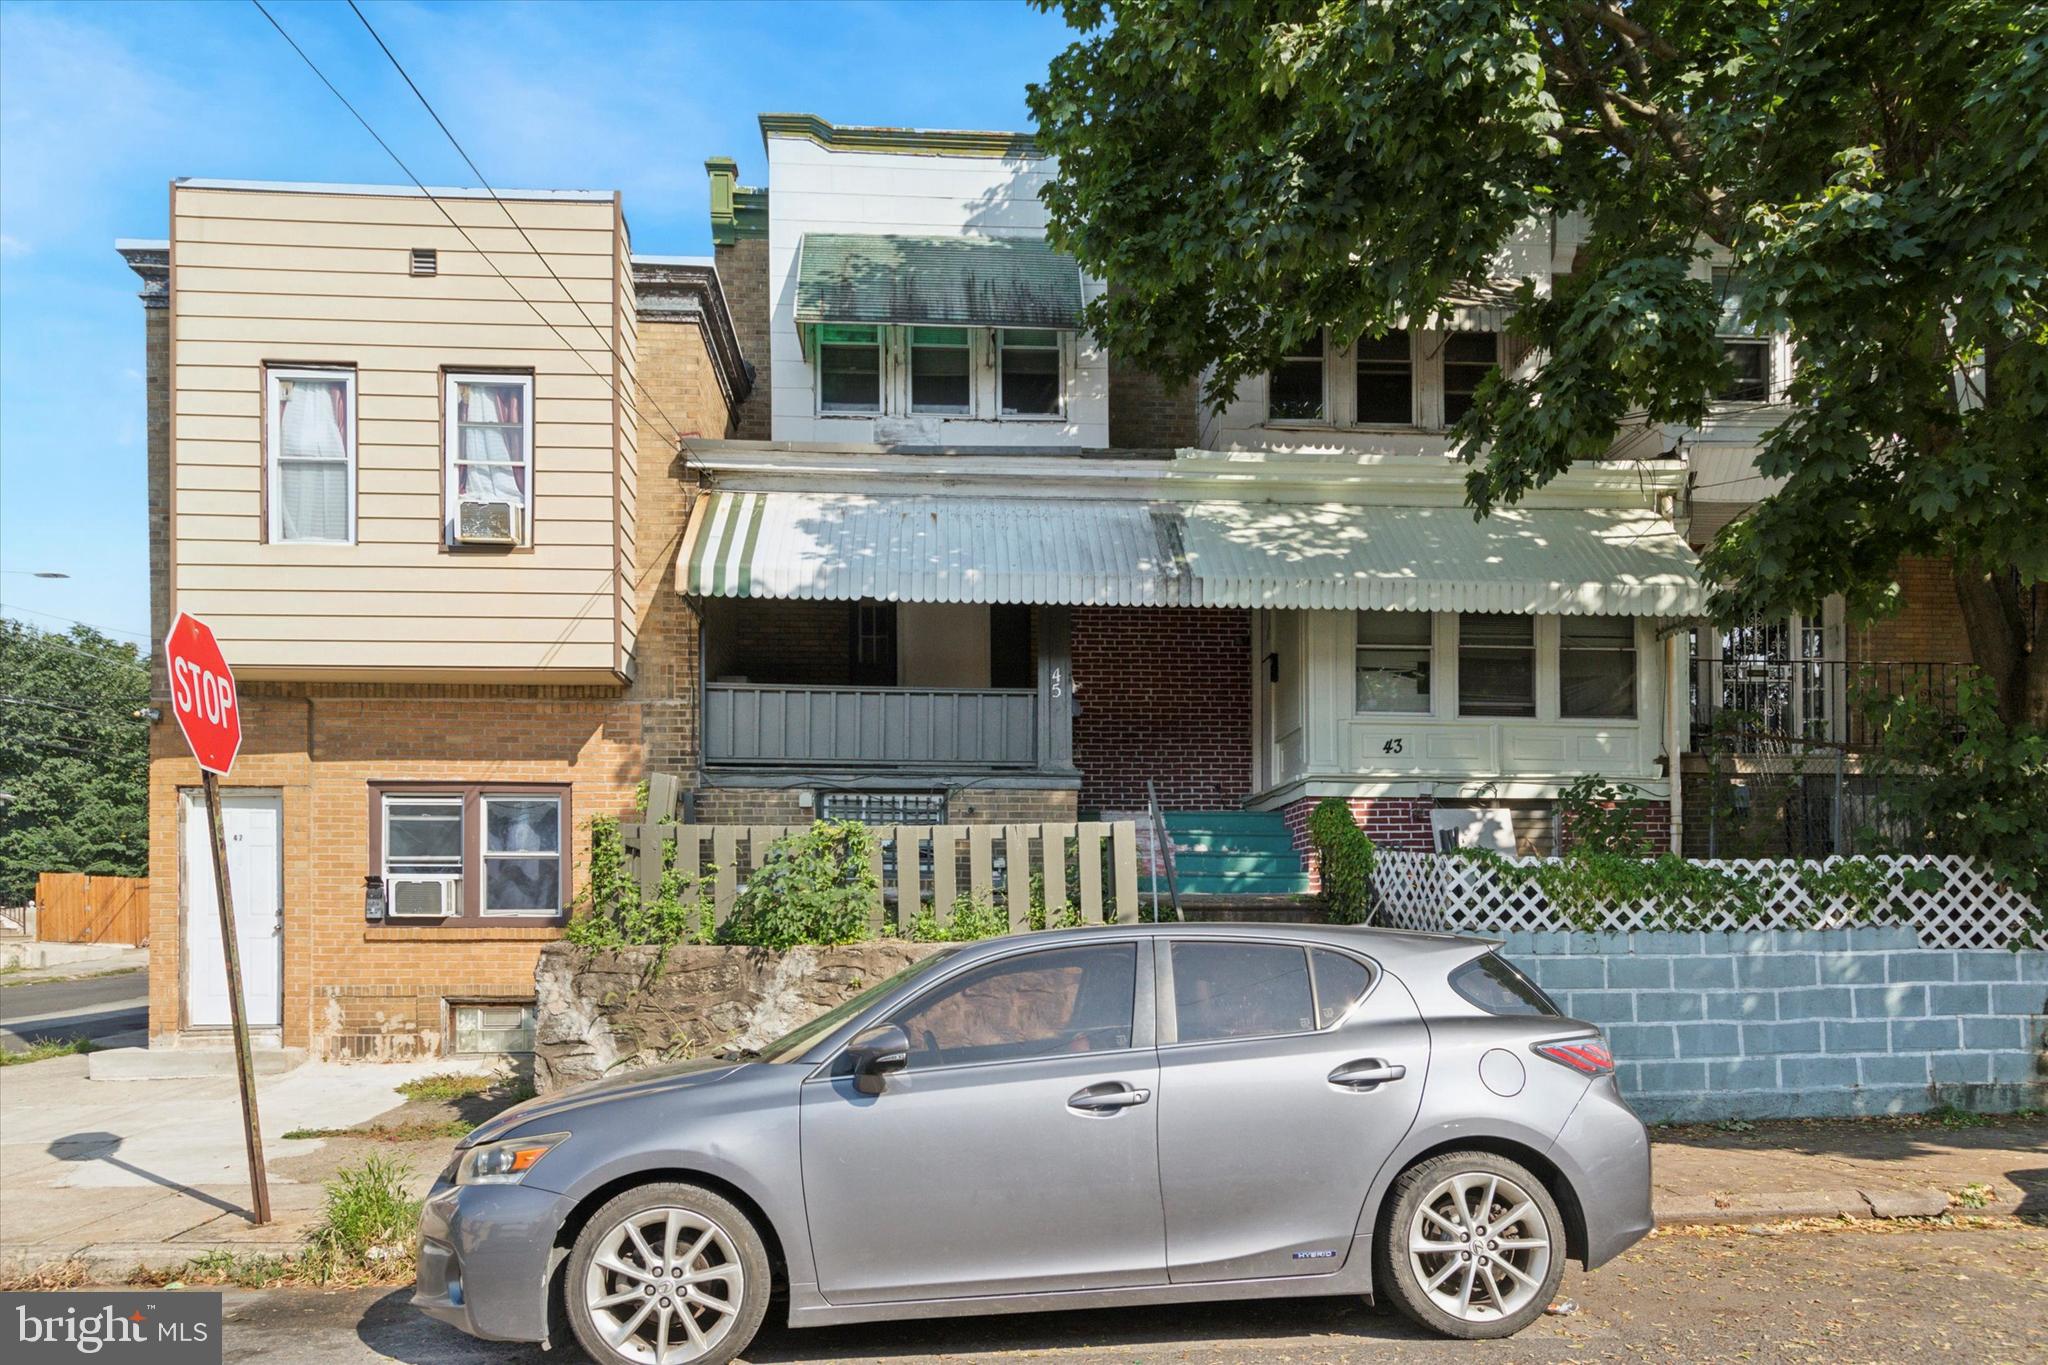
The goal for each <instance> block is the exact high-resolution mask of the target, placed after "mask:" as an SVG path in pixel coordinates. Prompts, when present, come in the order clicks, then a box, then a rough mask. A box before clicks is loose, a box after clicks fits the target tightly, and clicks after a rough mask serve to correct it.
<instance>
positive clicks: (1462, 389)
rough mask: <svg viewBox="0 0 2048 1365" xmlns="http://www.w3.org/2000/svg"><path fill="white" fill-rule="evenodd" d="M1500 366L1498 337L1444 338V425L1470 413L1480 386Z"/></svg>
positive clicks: (1479, 334) (1461, 334)
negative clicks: (1474, 396)
mask: <svg viewBox="0 0 2048 1365" xmlns="http://www.w3.org/2000/svg"><path fill="white" fill-rule="evenodd" d="M1499 364H1500V333H1498V332H1446V333H1445V334H1444V425H1445V426H1451V425H1452V424H1454V423H1455V422H1456V421H1457V420H1458V419H1459V418H1460V417H1463V416H1464V415H1465V414H1466V413H1468V412H1470V411H1472V401H1473V395H1475V394H1477V393H1478V392H1479V385H1480V383H1481V382H1482V381H1483V380H1484V379H1485V378H1486V376H1487V374H1488V373H1490V372H1491V371H1492V370H1493V369H1494V367H1495V366H1497V365H1499Z"/></svg>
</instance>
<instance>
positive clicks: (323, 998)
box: [149, 684, 642, 1055]
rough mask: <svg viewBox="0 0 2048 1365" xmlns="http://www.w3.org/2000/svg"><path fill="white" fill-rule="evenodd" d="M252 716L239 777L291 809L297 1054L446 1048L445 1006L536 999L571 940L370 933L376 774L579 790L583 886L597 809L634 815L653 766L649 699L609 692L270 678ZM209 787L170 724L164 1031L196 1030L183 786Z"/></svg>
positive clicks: (287, 927)
mask: <svg viewBox="0 0 2048 1365" xmlns="http://www.w3.org/2000/svg"><path fill="white" fill-rule="evenodd" d="M242 722H243V730H244V739H243V744H242V751H241V755H240V756H239V758H238V759H237V760H236V763H235V770H234V774H233V776H232V777H231V778H230V779H229V780H228V782H227V784H226V785H228V786H231V787H254V788H269V789H273V790H276V791H279V792H281V794H282V796H283V803H284V850H283V857H284V981H283V997H284V1007H283V1016H284V1020H283V1022H284V1027H283V1036H284V1042H285V1044H286V1045H287V1046H304V1045H315V1046H318V1047H320V1048H321V1049H322V1050H326V1051H336V1052H343V1053H361V1052H365V1051H366V1050H367V1052H368V1053H369V1054H370V1055H406V1054H408V1053H411V1052H415V1051H433V1050H435V1049H436V1048H438V1046H439V1030H440V1024H439V1015H440V1003H439V1002H440V1001H441V1000H442V999H443V998H446V997H469V998H478V997H490V996H496V997H499V998H510V999H523V998H528V997H530V996H531V995H532V993H533V965H534V961H535V958H536V956H537V954H538V952H539V949H540V944H541V943H542V942H545V941H547V940H549V939H552V938H554V937H557V936H558V934H557V931H556V930H553V929H547V928H538V929H536V928H529V927H516V928H515V927H509V926H508V927H498V928H490V927H484V928H454V927H442V926H411V925H407V926H393V927H376V926H368V925H365V923H364V921H363V879H364V877H366V876H368V875H371V873H372V871H373V869H372V868H371V866H370V829H369V819H370V799H369V786H368V784H369V783H371V782H373V781H393V780H396V781H405V780H415V781H418V780H429V781H436V782H442V781H445V782H548V783H556V782H560V783H567V784H569V785H570V787H571V798H570V799H571V803H572V807H573V814H574V819H575V826H576V827H575V828H574V829H573V830H572V831H569V832H568V835H567V838H568V842H569V848H570V851H571V853H572V855H573V860H574V862H575V864H576V871H575V873H574V878H573V883H572V884H573V885H574V886H576V887H578V888H580V887H581V885H582V875H583V863H584V861H585V859H586V858H587V856H588V844H589V840H588V833H587V830H588V822H589V819H590V817H591V816H593V815H601V814H624V813H627V812H629V811H631V810H632V809H633V805H634V799H635V794H636V788H637V785H638V783H639V781H640V778H641V776H642V759H641V738H640V725H639V716H638V708H636V707H633V706H631V705H630V704H622V703H621V702H620V701H619V700H618V699H617V695H616V692H614V693H613V694H612V695H611V696H609V697H607V696H605V695H604V693H603V690H602V689H596V688H566V687H554V688H490V687H435V686H429V685H423V684H422V685H395V684H394V685H381V686H380V685H372V684H359V685H333V686H329V685H320V684H311V685H306V686H303V687H296V688H295V687H291V686H288V685H284V684H272V685H269V686H267V687H264V688H262V689H245V690H244V694H243V698H242ZM198 781H199V772H198V769H197V768H196V766H195V765H194V764H193V763H192V761H191V759H190V758H189V757H188V755H187V753H186V750H185V746H184V741H183V740H182V739H180V738H179V737H178V734H177V731H176V729H175V727H174V726H172V725H170V724H169V723H168V722H164V723H160V724H159V725H158V726H157V727H156V730H155V734H154V736H153V757H152V759H151V763H150V868H149V875H150V917H151V922H150V947H151V969H150V1032H151V1033H152V1034H153V1035H161V1034H169V1033H174V1032H176V1031H177V1030H178V1029H179V1028H180V1027H181V1026H182V1014H183V992H182V985H181V983H182V979H183V973H182V971H181V964H180V961H179V958H180V955H181V953H182V951H183V935H182V932H181V928H182V925H181V910H180V905H179V900H180V897H179V876H178V863H179V850H178V792H179V790H180V788H184V787H192V786H196V785H197V784H198ZM423 1002H426V1003H423ZM429 1004H430V1005H431V1009H429V1008H428V1007H427V1006H428V1005H429ZM430 1025H431V1027H429V1026H430Z"/></svg>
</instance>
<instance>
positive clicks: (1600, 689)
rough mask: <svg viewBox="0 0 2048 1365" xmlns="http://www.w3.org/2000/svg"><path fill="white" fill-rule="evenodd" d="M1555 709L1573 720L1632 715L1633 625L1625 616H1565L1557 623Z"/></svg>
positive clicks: (1634, 698)
mask: <svg viewBox="0 0 2048 1365" xmlns="http://www.w3.org/2000/svg"><path fill="white" fill-rule="evenodd" d="M1558 632H1559V633H1558V650H1557V661H1558V689H1559V690H1558V705H1559V710H1560V713H1561V714H1563V715H1566V716H1570V717H1573V718H1586V719H1607V718H1610V717H1612V718H1627V717H1630V716H1633V715H1635V713H1636V623H1635V621H1634V620H1633V619H1632V618H1630V617H1627V616H1567V617H1565V618H1563V619H1562V620H1561V621H1560V622H1559V623H1558Z"/></svg>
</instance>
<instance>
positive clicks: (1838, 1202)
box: [0, 1058, 2048, 1280]
mask: <svg viewBox="0 0 2048 1365" xmlns="http://www.w3.org/2000/svg"><path fill="white" fill-rule="evenodd" d="M489 1069H490V1068H489V1067H488V1066H482V1065H465V1064H463V1063H458V1062H453V1061H450V1060H447V1059H435V1060H431V1061H425V1062H412V1063H405V1064H395V1065H394V1064H376V1063H363V1064H356V1065H341V1064H335V1063H308V1064H306V1065H303V1066H300V1067H298V1068H296V1069H295V1070H292V1071H289V1072H286V1073H284V1074H282V1075H277V1076H266V1077H263V1078H261V1080H260V1083H259V1091H258V1099H259V1104H260V1107H261V1110H262V1117H263V1130H264V1135H265V1142H264V1151H265V1154H266V1159H267V1161H268V1164H269V1168H270V1196H271V1208H272V1212H273V1215H274V1221H273V1222H272V1223H271V1224H270V1225H269V1226H267V1227H262V1228H256V1227H251V1226H250V1225H249V1223H248V1221H247V1217H246V1214H245V1213H244V1209H245V1208H246V1207H247V1204H248V1198H249V1186H248V1180H247V1175H246V1172H245V1170H244V1166H243V1158H242V1143H241V1129H240V1126H239V1122H238V1115H237V1108H236V1100H235V1082H234V1078H233V1077H232V1076H224V1077H219V1078H209V1079H204V1080H144V1081H87V1080H86V1079H85V1060H84V1059H83V1058H60V1059H57V1060H54V1061H48V1062H37V1063H34V1064H32V1065H28V1066H21V1067H11V1068H8V1069H7V1070H6V1071H5V1072H0V1193H4V1198H0V1273H5V1272H10V1271H18V1270H23V1269H29V1268H33V1267H35V1266H39V1265H46V1264H50V1263H53V1262H60V1261H64V1260H67V1259H71V1258H82V1259H84V1260H85V1261H86V1262H87V1263H88V1266H89V1268H90V1272H91V1273H92V1274H93V1275H95V1276H97V1277H103V1278H108V1279H115V1280H118V1279H120V1278H123V1277H125V1276H126V1275H127V1273H128V1272H129V1271H131V1270H133V1269H134V1268H135V1267H136V1266H137V1265H146V1266H150V1267H153V1268H173V1267H177V1266H180V1265H183V1264H184V1263H185V1262H186V1261H188V1260H190V1259H191V1258H193V1257H195V1256H198V1255H200V1254H202V1253H205V1252H209V1251H221V1250H229V1251H237V1252H249V1253H260V1254H269V1255H276V1254H279V1253H282V1252H286V1251H290V1250H294V1249H296V1248H297V1247H298V1246H300V1245H301V1244H302V1243H303V1240H304V1238H305V1236H306V1233H307V1231H308V1229H309V1228H310V1227H311V1226H312V1225H313V1223H314V1222H315V1221H317V1219H318V1218H319V1216H320V1212H321V1205H322V1199H323V1191H322V1189H321V1182H322V1181H324V1180H325V1179H326V1178H327V1177H328V1176H330V1175H332V1174H333V1173H334V1171H335V1170H337V1169H339V1168H340V1167H342V1166H344V1165H349V1164H353V1163H355V1162H359V1161H361V1160H362V1159H363V1158H364V1157H366V1156H369V1155H371V1154H376V1155H380V1156H384V1157H388V1158H393V1159H396V1160H398V1161H400V1162H403V1163H405V1164H407V1165H409V1166H411V1167H412V1169H413V1170H414V1172H415V1182H414V1184H415V1192H416V1193H423V1192H424V1191H425V1189H426V1187H427V1185H428V1184H429V1183H430V1182H431V1180H432V1177H433V1173H434V1172H435V1171H436V1170H438V1169H439V1168H440V1166H441V1165H442V1163H443V1162H445V1161H446V1159H447V1155H448V1152H449V1150H450V1149H451V1147H452V1146H453V1141H452V1139H449V1138H445V1137H429V1138H423V1139H422V1140H419V1141H407V1142H392V1141H381V1140H370V1139H363V1138H333V1139H318V1138H301V1139H291V1140H287V1139H285V1138H284V1137H283V1134H285V1133H287V1132H290V1131H293V1130H294V1129H300V1128H343V1127H349V1126H352V1125H355V1124H359V1123H363V1122H366V1121H368V1120H370V1119H373V1118H376V1117H378V1116H379V1115H381V1114H385V1113H387V1112H389V1111H391V1110H394V1109H397V1108H399V1106H400V1105H401V1103H402V1100H401V1097H400V1096H399V1095H398V1094H397V1092H396V1089H395V1087H396V1086H398V1085H399V1084H400V1083H402V1082H404V1081H408V1080H412V1079H415V1078H417V1077H420V1076H426V1075H431V1074H435V1073H439V1072H447V1071H484V1070H489ZM1651 1131H1652V1136H1653V1138H1654V1140H1655V1154H1654V1161H1655V1168H1654V1177H1653V1184H1654V1195H1655V1208H1656V1214H1657V1221H1658V1223H1659V1225H1660V1226H1664V1227H1683V1226H1689V1225H1691V1226H1696V1225H1701V1224H1717V1223H1759V1222H1775V1221H1782V1220H1787V1219H1795V1218H1813V1217H1849V1218H1873V1217H1875V1218H1912V1217H1931V1216H1934V1215H1938V1214H1940V1213H1942V1212H1944V1211H1951V1212H1959V1213H1960V1212H1974V1213H1991V1214H1998V1213H2015V1212H2017V1213H2020V1214H2023V1215H2026V1216H2030V1217H2043V1218H2048V1116H2035V1117H2032V1118H1998V1119H1982V1120H1980V1119H1975V1118H1972V1117H1969V1116H1961V1117H1958V1118H1952V1119H1951V1120H1949V1121H1947V1122H1944V1121H1943V1120H1941V1119H1937V1118H1898V1119H1862V1120H1857V1119H1825V1120H1789V1121H1783V1122H1769V1123H1761V1122H1760V1123H1756V1124H1753V1125H1744V1124H1726V1125H1715V1126H1706V1125H1695V1126H1684V1127H1676V1126H1674V1127H1665V1128H1657V1129H1653V1130H1651Z"/></svg>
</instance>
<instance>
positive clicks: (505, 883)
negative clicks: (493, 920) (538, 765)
mask: <svg viewBox="0 0 2048 1365" xmlns="http://www.w3.org/2000/svg"><path fill="white" fill-rule="evenodd" d="M483 807H484V904H483V908H484V913H485V914H492V913H500V914H514V915H533V914H545V913H549V912H552V911H556V910H559V909H561V908H562V803H561V801H560V800H559V799H558V798H556V797H552V796H486V797H485V798H484V799H483Z"/></svg>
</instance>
